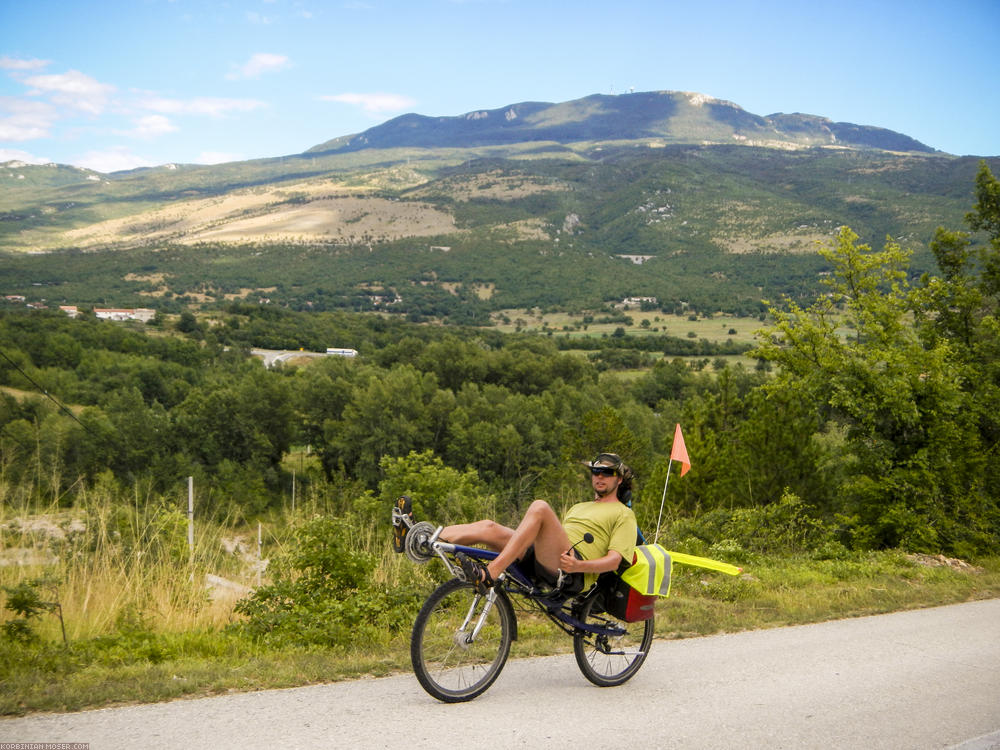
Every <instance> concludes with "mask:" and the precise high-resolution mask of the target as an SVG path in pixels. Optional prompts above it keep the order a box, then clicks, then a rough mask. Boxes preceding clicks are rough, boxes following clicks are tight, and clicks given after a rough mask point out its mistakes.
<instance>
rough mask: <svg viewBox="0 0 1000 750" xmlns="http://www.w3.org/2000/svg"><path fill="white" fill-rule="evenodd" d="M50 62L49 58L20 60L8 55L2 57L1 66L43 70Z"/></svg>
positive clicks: (12, 68)
mask: <svg viewBox="0 0 1000 750" xmlns="http://www.w3.org/2000/svg"><path fill="white" fill-rule="evenodd" d="M48 64H49V61H48V60H38V59H35V60H18V59H17V58H16V57H8V56H7V55H4V56H3V57H0V68H2V69H4V70H41V69H42V68H44V67H46V66H47V65H48Z"/></svg>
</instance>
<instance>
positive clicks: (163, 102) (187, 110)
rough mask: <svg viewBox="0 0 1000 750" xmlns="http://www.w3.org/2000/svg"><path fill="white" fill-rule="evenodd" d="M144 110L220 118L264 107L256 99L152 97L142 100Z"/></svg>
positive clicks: (262, 103) (141, 104)
mask: <svg viewBox="0 0 1000 750" xmlns="http://www.w3.org/2000/svg"><path fill="white" fill-rule="evenodd" d="M139 104H140V106H141V107H143V108H144V109H148V110H151V111H153V112H159V113H160V114H167V115H208V116H209V117H222V116H224V115H226V114H228V113H230V112H250V111H251V110H254V109H259V108H260V107H264V106H266V104H265V103H264V102H262V101H260V100H258V99H225V98H217V97H208V96H201V97H196V98H194V99H166V98H164V97H152V98H148V99H144V100H142V101H141V102H140V103H139Z"/></svg>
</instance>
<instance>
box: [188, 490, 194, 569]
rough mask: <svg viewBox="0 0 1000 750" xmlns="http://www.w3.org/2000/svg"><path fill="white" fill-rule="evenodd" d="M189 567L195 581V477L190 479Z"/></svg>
mask: <svg viewBox="0 0 1000 750" xmlns="http://www.w3.org/2000/svg"><path fill="white" fill-rule="evenodd" d="M188 565H189V567H190V570H191V580H192V581H193V580H194V477H188Z"/></svg>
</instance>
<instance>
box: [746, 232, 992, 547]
mask: <svg viewBox="0 0 1000 750" xmlns="http://www.w3.org/2000/svg"><path fill="white" fill-rule="evenodd" d="M857 240H858V237H857V235H856V234H854V232H852V231H851V230H850V229H847V228H844V229H842V230H841V232H840V234H839V236H838V238H837V242H836V246H835V247H832V248H827V249H826V250H825V251H824V252H823V255H824V257H826V258H827V259H828V260H829V261H830V262H831V264H832V266H833V268H834V271H833V276H832V278H831V279H830V280H829V287H830V289H831V291H830V293H829V294H828V295H826V296H825V297H823V298H821V299H819V300H817V301H816V302H815V303H814V304H813V305H812V306H810V307H809V308H807V309H801V308H799V307H798V306H797V305H796V304H794V303H789V304H788V306H787V309H785V310H779V309H776V308H772V310H771V313H772V315H773V316H774V317H775V321H776V322H775V325H774V326H773V328H772V329H770V331H769V333H768V336H767V337H766V338H765V339H764V340H763V341H762V343H761V344H760V346H759V347H758V349H757V351H756V352H755V356H758V357H761V358H762V359H766V360H768V361H772V362H776V363H778V364H779V365H780V366H781V371H780V374H779V375H778V376H777V377H776V378H775V381H774V382H773V384H771V385H769V386H768V388H769V389H770V390H772V391H775V392H782V391H788V390H791V391H793V392H794V391H799V392H801V393H802V394H804V395H805V396H806V397H807V398H810V399H813V400H814V401H815V403H816V405H817V407H818V409H819V410H820V411H819V413H820V416H821V418H822V420H823V422H832V423H835V424H842V425H843V426H844V429H845V430H846V436H847V442H846V444H845V449H846V450H848V451H849V452H850V453H851V455H852V456H853V457H854V458H855V459H856V461H857V466H856V468H855V471H854V472H852V473H851V475H849V476H848V478H847V479H846V480H845V481H844V484H843V485H842V487H841V492H840V494H841V496H842V498H843V500H842V504H841V507H840V511H841V512H842V513H843V514H844V515H845V516H846V517H849V518H850V519H851V520H850V525H851V526H852V528H853V532H854V534H855V536H856V541H857V542H859V543H861V544H874V545H877V546H897V545H901V546H905V547H909V548H913V549H924V550H939V549H956V548H957V546H959V545H960V544H961V543H963V542H967V541H968V540H969V539H970V538H973V537H976V533H977V531H976V529H975V528H973V529H970V528H969V522H970V521H971V520H972V519H971V518H970V513H973V514H974V509H975V507H977V505H978V501H979V499H980V498H979V497H978V492H977V490H976V487H975V478H974V477H975V472H976V469H977V468H978V467H977V461H976V460H975V458H974V457H973V456H974V450H975V448H976V447H978V441H977V440H976V436H975V434H974V433H975V429H974V425H972V424H970V419H969V413H970V409H969V407H970V404H969V399H968V394H967V393H964V392H963V391H962V389H961V387H960V382H961V377H960V376H961V366H960V363H958V362H956V361H955V359H954V358H953V356H952V353H953V350H952V347H951V345H950V343H949V341H948V340H947V339H945V338H940V339H938V340H935V341H926V340H922V339H921V338H920V337H919V336H918V334H917V332H916V331H915V330H914V328H913V326H911V325H909V323H908V318H907V314H908V312H909V310H910V308H911V306H912V301H913V297H912V295H911V293H910V289H909V287H908V285H907V284H906V282H905V273H906V269H907V267H908V255H907V254H906V253H905V252H903V251H902V250H901V249H900V247H899V246H898V245H897V244H896V243H894V242H892V241H888V242H887V243H886V245H885V249H884V250H882V251H872V250H871V248H870V247H868V246H867V245H859V244H857ZM841 310H842V311H843V313H840V311H841ZM845 324H846V326H847V327H848V331H849V332H848V333H846V334H845V333H843V332H842V331H843V328H842V327H843V326H844V325H845ZM978 520H979V521H980V522H981V521H982V519H981V518H979V519H978ZM974 526H978V524H974ZM979 541H980V542H981V541H982V539H979Z"/></svg>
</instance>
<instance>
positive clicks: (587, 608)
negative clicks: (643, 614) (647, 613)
mask: <svg viewBox="0 0 1000 750" xmlns="http://www.w3.org/2000/svg"><path fill="white" fill-rule="evenodd" d="M597 600H598V597H591V598H590V599H588V600H587V601H586V602H585V603H584V604H583V607H582V609H581V610H580V620H581V621H582V622H584V623H586V624H588V625H600V626H602V627H607V626H608V625H615V626H618V627H620V628H623V629H624V630H625V633H624V634H623V635H621V636H617V637H609V636H601V635H594V634H593V633H585V632H581V631H578V632H576V633H574V634H573V655H574V656H575V657H576V664H577V666H578V667H579V668H580V671H581V672H583V676H584V677H586V678H587V679H588V680H590V681H591V682H592V683H594V684H595V685H597V686H599V687H615V686H616V685H622V684H624V683H626V682H628V681H629V679H631V678H632V676H633V675H634V674H635V673H636V672H638V671H639V667H641V666H642V664H643V662H644V661H646V657H647V656H649V649H650V646H652V643H653V632H654V630H655V628H654V625H653V619H654V618H652V617H650V618H649V619H648V620H643V621H641V622H623V621H622V620H619V619H617V618H616V617H613V616H612V615H610V614H608V613H606V612H602V613H601V614H594V613H593V609H594V608H595V607H596V606H597Z"/></svg>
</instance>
